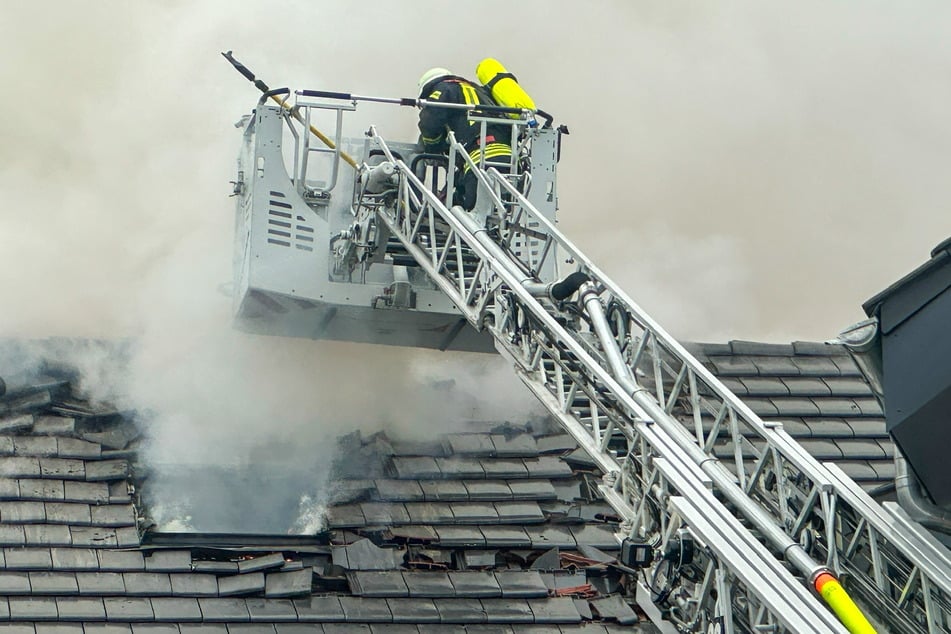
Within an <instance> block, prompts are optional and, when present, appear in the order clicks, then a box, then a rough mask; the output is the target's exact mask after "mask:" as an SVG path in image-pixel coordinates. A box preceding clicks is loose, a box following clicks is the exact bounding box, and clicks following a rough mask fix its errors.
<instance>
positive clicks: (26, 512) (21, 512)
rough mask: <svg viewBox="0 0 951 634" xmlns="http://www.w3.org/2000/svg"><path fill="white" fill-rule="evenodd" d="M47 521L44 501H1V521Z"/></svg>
mask: <svg viewBox="0 0 951 634" xmlns="http://www.w3.org/2000/svg"><path fill="white" fill-rule="evenodd" d="M45 521H46V509H45V508H44V506H43V503H42V502H0V522H3V523H5V524H14V523H15V524H29V523H37V522H39V523H42V522H45Z"/></svg>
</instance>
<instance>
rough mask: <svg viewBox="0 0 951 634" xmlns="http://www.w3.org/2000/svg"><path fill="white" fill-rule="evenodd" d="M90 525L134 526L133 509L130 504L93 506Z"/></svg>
mask: <svg viewBox="0 0 951 634" xmlns="http://www.w3.org/2000/svg"><path fill="white" fill-rule="evenodd" d="M91 511H92V523H93V524H95V525H97V526H135V509H134V508H133V506H132V505H131V504H103V505H100V506H94V507H92V509H91Z"/></svg>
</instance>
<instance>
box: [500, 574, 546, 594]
mask: <svg viewBox="0 0 951 634" xmlns="http://www.w3.org/2000/svg"><path fill="white" fill-rule="evenodd" d="M495 579H496V581H497V582H498V584H499V589H500V590H501V591H502V596H503V597H506V598H515V597H518V598H532V597H545V596H548V588H547V587H545V584H544V583H543V582H542V579H541V577H540V576H539V574H538V572H536V571H534V570H512V571H501V572H496V573H495Z"/></svg>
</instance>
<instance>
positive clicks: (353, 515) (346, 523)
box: [327, 504, 367, 528]
mask: <svg viewBox="0 0 951 634" xmlns="http://www.w3.org/2000/svg"><path fill="white" fill-rule="evenodd" d="M366 523H367V520H366V518H365V517H364V516H363V509H361V508H360V505H359V504H342V505H340V506H331V507H330V508H328V509H327V526H328V527H329V528H359V527H362V526H366Z"/></svg>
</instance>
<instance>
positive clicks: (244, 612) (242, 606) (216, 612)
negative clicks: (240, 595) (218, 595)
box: [198, 598, 251, 623]
mask: <svg viewBox="0 0 951 634" xmlns="http://www.w3.org/2000/svg"><path fill="white" fill-rule="evenodd" d="M198 607H199V608H200V609H201V618H202V620H204V621H208V622H212V623H214V622H219V623H220V622H236V621H250V620H251V616H250V614H248V606H247V603H245V600H244V599H204V598H202V599H198Z"/></svg>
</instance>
